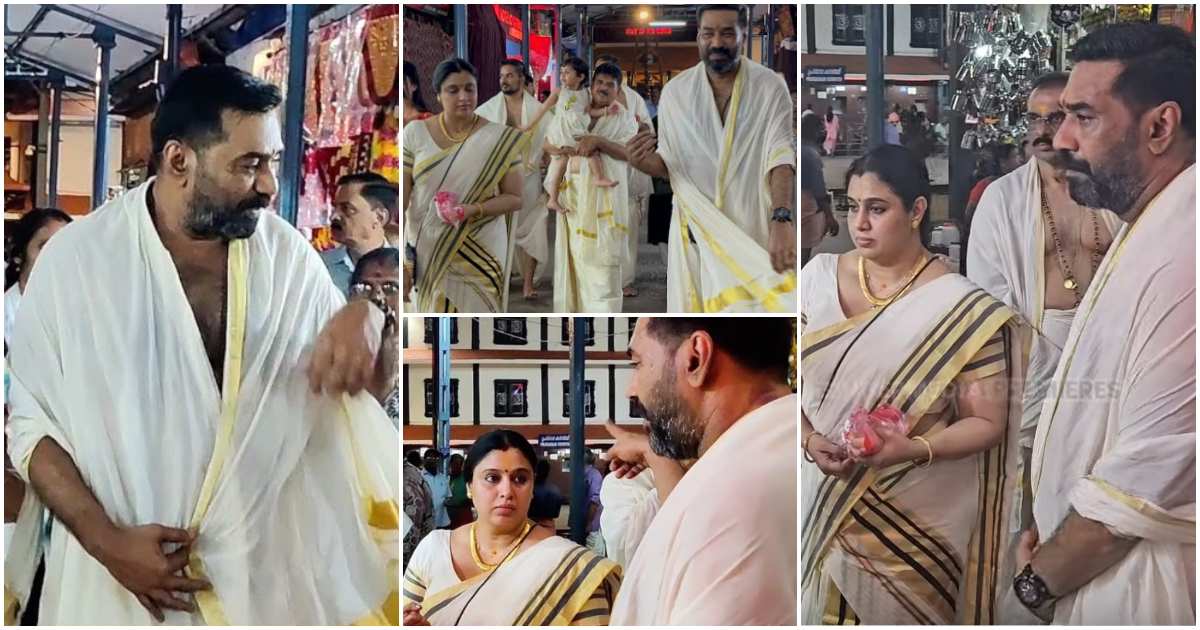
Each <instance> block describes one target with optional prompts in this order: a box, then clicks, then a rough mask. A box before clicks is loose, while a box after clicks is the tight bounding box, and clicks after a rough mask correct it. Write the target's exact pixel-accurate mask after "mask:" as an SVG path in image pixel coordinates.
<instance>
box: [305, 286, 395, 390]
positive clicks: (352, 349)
mask: <svg viewBox="0 0 1200 630" xmlns="http://www.w3.org/2000/svg"><path fill="white" fill-rule="evenodd" d="M383 325H384V315H383V312H382V311H380V310H379V308H378V307H377V306H375V305H373V304H371V302H370V301H369V300H364V299H357V300H351V301H350V302H349V303H347V304H346V306H344V307H342V310H340V311H338V312H337V313H336V314H335V315H334V316H333V318H332V319H330V320H329V322H328V323H326V324H325V328H324V329H322V330H321V334H320V335H319V336H318V337H317V343H316V345H315V346H314V347H313V355H312V360H311V361H310V362H309V365H308V382H309V386H310V387H311V388H312V392H313V393H314V394H320V393H322V392H324V393H326V394H328V395H331V396H336V395H339V394H341V393H342V392H346V393H349V394H351V395H353V394H357V393H358V392H360V391H362V390H363V389H364V388H365V387H367V385H368V384H370V383H371V379H372V377H373V376H374V375H375V361H376V358H377V357H378V355H379V345H380V341H381V340H382V338H383Z"/></svg>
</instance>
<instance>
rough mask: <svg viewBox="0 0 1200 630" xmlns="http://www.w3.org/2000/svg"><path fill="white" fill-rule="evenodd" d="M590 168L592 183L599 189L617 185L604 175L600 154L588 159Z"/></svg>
mask: <svg viewBox="0 0 1200 630" xmlns="http://www.w3.org/2000/svg"><path fill="white" fill-rule="evenodd" d="M588 160H589V161H590V164H591V167H592V182H593V183H594V184H596V185H597V186H599V187H601V188H612V187H613V186H616V185H617V182H615V181H613V180H611V179H609V178H608V175H606V174H605V173H604V160H601V159H600V154H599V153H597V154H595V155H593V156H592V157H590V158H588Z"/></svg>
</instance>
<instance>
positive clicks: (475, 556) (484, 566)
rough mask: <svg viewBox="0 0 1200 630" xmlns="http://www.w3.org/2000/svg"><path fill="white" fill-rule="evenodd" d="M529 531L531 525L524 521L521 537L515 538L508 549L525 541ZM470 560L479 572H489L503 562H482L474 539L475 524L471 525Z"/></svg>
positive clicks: (477, 544)
mask: <svg viewBox="0 0 1200 630" xmlns="http://www.w3.org/2000/svg"><path fill="white" fill-rule="evenodd" d="M531 529H533V524H532V523H530V522H529V521H525V528H524V529H522V530H521V535H520V536H517V540H516V542H514V543H513V545H512V546H510V547H509V549H512V547H515V546H516V545H520V544H521V542H522V541H523V540H525V536H527V535H529V530H531ZM471 559H472V560H474V561H475V566H477V567H479V570H481V571H491V570H492V569H495V568H496V567H498V566H500V562H503V561H504V560H503V559H501V561H500V562H497V563H495V564H489V563H487V562H484V561H483V556H481V555H480V554H479V542H478V541H477V540H476V539H475V523H471Z"/></svg>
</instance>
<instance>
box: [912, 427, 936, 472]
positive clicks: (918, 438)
mask: <svg viewBox="0 0 1200 630" xmlns="http://www.w3.org/2000/svg"><path fill="white" fill-rule="evenodd" d="M913 440H915V441H918V442H920V443H922V444H924V445H925V450H926V451H928V452H929V458H928V459H926V460H925V463H924V464H916V466H917V468H929V467H930V466H931V465H933V446H932V445H930V444H929V440H926V439H925V438H924V437H922V436H920V435H916V436H913ZM914 463H915V462H914Z"/></svg>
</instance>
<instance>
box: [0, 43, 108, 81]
mask: <svg viewBox="0 0 1200 630" xmlns="http://www.w3.org/2000/svg"><path fill="white" fill-rule="evenodd" d="M5 53H6V54H7V55H8V56H10V57H12V58H13V59H15V60H17V61H23V62H25V63H29V64H33V65H35V66H40V67H42V68H45V69H46V70H55V71H58V72H61V73H62V74H63V76H64V77H67V78H68V79H73V80H75V81H78V82H80V83H82V84H84V85H86V86H88V87H95V85H96V82H95V81H94V80H93V79H91V78H89V77H87V76H85V75H82V74H79V72H77V71H75V70H72V69H70V68H68V67H66V66H63V65H61V64H59V63H58V62H56V61H54V60H53V59H49V58H47V57H43V56H41V55H39V54H37V53H32V52H29V51H28V50H23V51H8V50H6V51H5Z"/></svg>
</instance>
